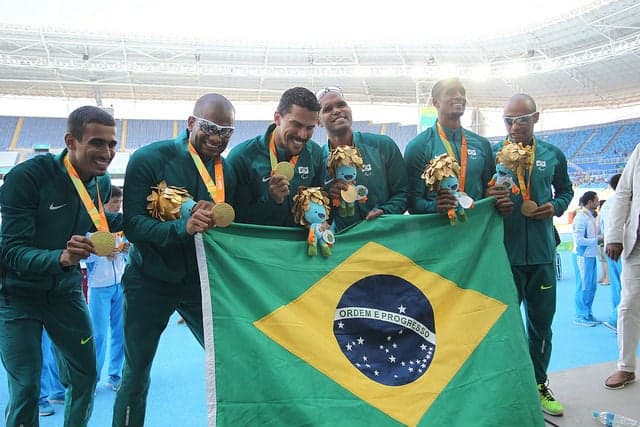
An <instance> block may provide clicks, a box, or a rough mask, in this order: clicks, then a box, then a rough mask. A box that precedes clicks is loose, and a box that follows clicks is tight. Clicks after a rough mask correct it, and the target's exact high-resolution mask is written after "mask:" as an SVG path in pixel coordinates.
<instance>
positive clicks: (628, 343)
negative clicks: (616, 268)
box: [604, 145, 640, 389]
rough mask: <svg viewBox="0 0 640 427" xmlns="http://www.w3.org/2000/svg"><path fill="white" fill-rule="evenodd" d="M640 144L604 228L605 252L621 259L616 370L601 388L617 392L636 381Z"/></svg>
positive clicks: (639, 301)
mask: <svg viewBox="0 0 640 427" xmlns="http://www.w3.org/2000/svg"><path fill="white" fill-rule="evenodd" d="M639 147H640V145H639V146H636V148H635V149H634V150H633V153H632V154H631V157H629V160H628V161H627V165H626V166H625V168H624V171H623V172H622V177H620V182H619V183H618V187H617V188H616V193H615V195H614V196H613V198H612V200H613V206H612V207H611V215H610V217H609V220H608V221H607V224H606V229H605V243H606V246H605V251H606V252H607V255H608V256H609V257H610V258H611V259H612V260H614V261H617V260H618V259H620V257H621V256H622V295H621V297H620V305H619V306H618V350H619V354H618V366H617V367H618V369H617V370H616V371H615V372H614V373H613V374H611V375H610V376H609V377H608V378H607V379H606V381H605V383H604V385H605V387H607V388H610V389H620V388H623V387H624V386H625V385H627V384H629V383H630V382H633V381H635V379H636V375H635V370H636V352H637V350H638V341H639V340H640V245H638V241H639V240H638V232H639V231H640V229H639V227H638V223H639V222H640V220H639V218H638V217H640V197H638V196H637V194H638V192H639V191H640V148H639Z"/></svg>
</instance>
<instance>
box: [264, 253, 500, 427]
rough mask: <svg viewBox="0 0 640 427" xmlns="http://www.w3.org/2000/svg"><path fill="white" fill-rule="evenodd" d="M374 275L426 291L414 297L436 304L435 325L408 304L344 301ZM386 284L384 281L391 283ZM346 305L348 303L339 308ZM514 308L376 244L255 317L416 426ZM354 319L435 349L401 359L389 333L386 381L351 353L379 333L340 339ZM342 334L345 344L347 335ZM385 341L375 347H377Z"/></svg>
mask: <svg viewBox="0 0 640 427" xmlns="http://www.w3.org/2000/svg"><path fill="white" fill-rule="evenodd" d="M372 276H377V277H385V278H394V279H397V280H396V281H400V282H402V283H406V285H405V287H407V286H408V287H409V288H410V290H411V292H413V293H411V292H410V293H409V294H410V295H413V296H418V298H413V300H415V301H416V304H418V303H419V302H418V300H420V301H426V306H429V307H430V309H432V318H431V319H430V321H429V322H428V323H430V324H432V325H433V327H432V328H431V329H432V330H430V329H429V327H428V326H427V325H426V323H425V322H420V321H418V320H416V319H414V318H412V317H411V316H409V315H406V314H405V313H406V310H407V307H405V305H407V306H409V305H411V304H400V306H398V307H397V310H395V305H393V307H394V310H395V312H392V310H389V309H382V308H375V307H373V308H372V307H370V306H368V307H358V306H349V307H345V306H344V304H343V303H341V301H344V296H345V295H349V294H353V293H354V292H352V290H353V288H354V287H355V286H357V285H354V284H357V283H360V284H361V283H364V282H366V281H367V280H368V278H370V277H372ZM379 283H382V285H383V286H384V281H382V282H379ZM378 286H379V285H378ZM389 286H392V285H391V284H390V285H389ZM359 292H360V293H359V294H358V295H362V290H359ZM371 298H372V299H373V298H375V295H371ZM405 301H406V300H405ZM340 304H343V305H341V306H340V308H339V305H340ZM396 305H397V304H396ZM506 308H507V306H506V305H505V304H503V303H502V302H500V301H497V300H495V299H493V298H490V297H488V296H486V295H483V294H482V293H480V292H477V291H474V290H469V289H462V288H459V287H458V286H456V284H455V283H453V282H451V281H449V280H447V279H445V278H444V277H442V276H440V275H438V274H436V273H433V272H430V271H428V270H425V269H424V268H422V267H420V266H419V265H417V264H416V263H415V262H413V261H412V260H411V259H409V258H407V257H406V256H404V255H402V254H399V253H398V252H395V251H392V250H390V249H388V248H386V247H384V246H381V245H379V244H377V243H373V242H369V243H367V244H365V245H364V246H362V247H361V248H360V249H359V250H358V251H356V252H355V253H354V254H353V255H351V256H350V257H349V258H347V259H346V260H345V261H343V262H342V263H341V264H339V265H338V266H336V268H334V269H333V270H332V271H330V272H329V273H328V274H326V275H325V276H324V277H323V278H321V279H320V280H319V281H318V282H317V283H315V284H314V285H313V286H311V287H310V288H309V289H308V290H307V291H306V292H304V293H303V294H302V295H300V296H299V297H298V298H297V299H295V300H293V301H292V302H291V303H289V304H287V305H285V306H282V307H280V308H278V309H277V310H275V311H273V312H271V313H270V314H268V315H266V316H265V317H263V318H262V319H260V320H258V321H256V322H254V325H255V326H256V327H257V328H258V329H259V330H260V331H262V332H263V333H264V334H265V335H267V336H268V337H269V338H270V339H272V340H273V341H275V342H277V343H278V344H280V345H281V346H282V347H284V348H286V349H287V350H288V351H290V352H291V353H293V354H295V355H296V356H297V357H299V358H301V359H302V360H304V361H305V362H307V363H309V364H310V365H311V366H313V367H314V368H316V369H317V370H319V371H320V372H322V373H323V374H324V375H326V376H327V377H329V378H331V379H332V380H333V381H335V382H336V383H338V384H340V385H341V386H342V387H344V388H345V389H347V390H349V391H350V392H351V393H353V394H354V395H356V396H357V397H359V398H360V399H362V400H364V401H365V402H368V403H369V404H370V405H371V406H373V407H375V408H377V409H378V410H379V411H381V412H383V413H385V414H387V415H388V416H389V417H391V418H393V419H395V420H397V421H398V422H400V423H403V424H405V425H410V426H415V425H417V424H418V422H420V420H421V419H422V417H423V416H424V415H425V413H426V412H427V411H428V410H429V408H430V407H431V405H432V404H433V402H434V401H435V400H436V399H437V397H438V395H439V394H440V392H442V391H443V390H444V389H445V387H446V386H447V384H448V383H449V382H450V381H451V379H452V378H453V377H454V376H455V375H456V373H457V372H458V370H459V369H460V368H461V367H462V366H463V365H464V363H465V362H466V360H467V359H468V358H469V356H470V355H471V354H472V353H473V351H474V350H475V349H476V347H477V346H478V345H479V344H480V342H481V341H482V340H483V339H484V337H485V336H486V334H487V333H488V332H489V330H490V329H491V328H492V327H493V325H494V324H495V323H496V321H497V320H498V319H499V318H500V316H501V315H502V314H503V313H504V311H505V310H506ZM429 312H431V311H430V310H429ZM423 314H424V313H422V314H421V315H423ZM354 318H361V319H362V318H364V320H365V322H368V323H366V324H367V325H373V326H372V327H373V328H375V327H382V328H386V329H384V333H383V334H382V335H383V336H385V335H386V333H387V332H388V331H389V325H391V326H392V327H394V328H396V329H398V330H399V333H402V332H404V333H405V334H415V336H411V337H409V338H413V339H414V341H415V339H418V340H422V341H420V342H423V344H422V345H421V348H422V349H423V350H425V349H426V348H427V345H428V346H429V347H430V350H429V351H428V353H427V356H425V358H424V359H415V360H413V359H412V360H409V359H407V360H406V361H405V360H402V361H401V360H400V358H398V359H397V360H396V357H395V356H394V354H395V353H394V352H393V351H391V352H388V350H389V349H391V350H394V348H392V346H391V343H393V345H394V346H395V345H396V344H395V341H393V340H392V337H391V336H387V337H386V339H387V340H388V343H385V344H380V345H379V350H380V352H382V351H385V352H388V353H387V354H386V356H388V359H389V366H392V367H393V369H394V371H393V372H394V374H393V375H387V379H386V380H382V379H380V380H379V379H378V378H379V377H378V375H382V371H381V370H377V369H374V368H375V366H371V365H369V360H368V356H367V355H364V356H361V358H360V359H362V360H360V359H359V361H358V362H354V360H350V359H349V357H347V355H349V354H351V353H350V352H351V350H352V343H353V347H354V349H353V350H354V351H355V350H356V347H358V346H359V345H360V347H361V348H364V347H363V346H364V341H365V340H364V338H362V336H370V335H366V334H367V333H369V332H371V331H362V336H359V337H358V339H357V340H355V339H354V341H353V342H350V341H349V342H347V344H346V348H345V346H344V345H341V342H340V341H339V338H338V335H337V333H336V330H335V328H336V327H337V328H342V327H343V325H344V324H345V322H348V321H349V320H350V319H354ZM335 325H338V326H335ZM359 325H360V326H362V323H360V324H359ZM373 332H374V333H375V332H376V331H373ZM340 339H343V341H342V342H343V343H344V336H341V338H340ZM386 344H389V345H386ZM377 345H378V343H376V347H375V348H373V347H369V348H370V349H372V351H373V350H376V351H377V350H378V348H377ZM359 354H360V355H362V354H365V353H359ZM420 357H422V356H420ZM427 357H428V358H429V360H428V362H427V359H426V358H427ZM371 363H373V362H371ZM401 364H402V365H401ZM405 369H406V370H405ZM400 370H402V371H403V372H410V374H408V375H409V376H407V377H404V379H403V378H399V372H400ZM380 378H382V376H380ZM394 381H395V383H394Z"/></svg>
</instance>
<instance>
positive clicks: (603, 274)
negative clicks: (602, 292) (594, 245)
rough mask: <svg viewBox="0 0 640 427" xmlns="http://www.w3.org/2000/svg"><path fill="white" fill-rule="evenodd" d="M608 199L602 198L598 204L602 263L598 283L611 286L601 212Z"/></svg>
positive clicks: (599, 256)
mask: <svg viewBox="0 0 640 427" xmlns="http://www.w3.org/2000/svg"><path fill="white" fill-rule="evenodd" d="M604 202H606V200H600V205H599V206H598V211H597V215H596V216H597V218H598V241H599V242H600V243H599V244H598V263H600V274H599V275H598V285H602V286H609V283H610V281H611V280H610V279H609V268H608V265H607V255H606V254H605V253H604V227H603V226H602V219H601V218H600V214H601V212H602V205H603V204H604Z"/></svg>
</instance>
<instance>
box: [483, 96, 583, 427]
mask: <svg viewBox="0 0 640 427" xmlns="http://www.w3.org/2000/svg"><path fill="white" fill-rule="evenodd" d="M539 116H540V113H539V112H538V111H537V108H536V104H535V101H534V100H533V98H531V97H530V96H529V95H526V94H517V95H514V96H512V97H511V99H510V100H509V102H508V103H507V105H506V107H505V109H504V124H505V127H506V130H507V133H508V136H507V139H506V140H505V141H504V142H503V143H499V144H496V146H495V147H494V150H495V151H496V152H497V151H499V150H505V149H508V150H513V151H514V153H516V152H521V153H520V154H523V155H524V157H523V159H524V160H525V162H523V163H521V166H520V167H518V168H517V173H516V175H517V180H518V186H519V188H520V194H519V195H516V194H513V195H511V199H512V200H513V202H514V209H513V213H512V214H511V215H507V216H505V217H504V244H505V247H506V249H507V253H508V255H509V261H510V263H511V271H512V273H513V279H514V281H515V284H516V288H517V291H518V300H519V302H522V301H524V302H525V307H526V317H527V319H526V322H525V325H526V328H527V335H528V339H529V353H530V355H531V360H532V362H533V368H534V372H535V376H536V382H537V384H538V391H539V393H540V403H541V406H542V410H543V411H544V412H546V413H548V414H550V415H562V413H563V411H564V408H563V406H562V404H560V402H558V401H557V400H555V398H554V396H553V394H552V393H551V391H550V390H549V388H548V387H547V368H548V366H549V360H550V358H551V335H552V331H551V323H552V321H553V316H554V314H555V309H556V272H555V246H556V243H555V237H554V231H553V220H552V218H553V216H554V215H557V216H560V215H562V214H563V212H564V211H565V210H566V209H567V206H569V202H571V199H572V198H573V189H572V187H571V181H570V179H569V175H568V174H567V160H566V158H565V156H564V154H563V153H562V151H560V149H559V148H557V147H556V146H554V145H551V144H548V143H546V142H544V141H542V140H540V139H538V138H536V137H535V136H534V135H533V127H534V125H535V124H536V123H537V122H538V118H539ZM515 144H518V145H516V146H515V147H514V145H515ZM525 153H527V154H525Z"/></svg>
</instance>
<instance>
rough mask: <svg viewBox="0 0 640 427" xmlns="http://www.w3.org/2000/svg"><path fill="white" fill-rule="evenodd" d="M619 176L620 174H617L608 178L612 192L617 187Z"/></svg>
mask: <svg viewBox="0 0 640 427" xmlns="http://www.w3.org/2000/svg"><path fill="white" fill-rule="evenodd" d="M621 176H622V174H621V173H617V174H615V175H613V176H612V177H611V178H609V186H610V187H611V188H613V191H616V188H617V187H618V182H620V177H621Z"/></svg>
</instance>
